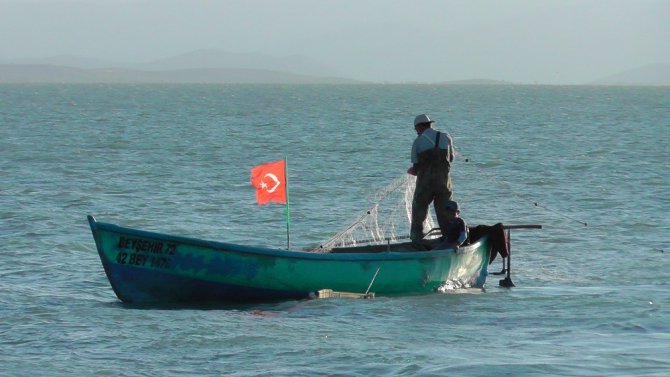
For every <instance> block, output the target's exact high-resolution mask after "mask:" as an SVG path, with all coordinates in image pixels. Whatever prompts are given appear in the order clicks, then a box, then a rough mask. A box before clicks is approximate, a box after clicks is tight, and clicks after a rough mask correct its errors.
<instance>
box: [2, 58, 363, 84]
mask: <svg viewBox="0 0 670 377" xmlns="http://www.w3.org/2000/svg"><path fill="white" fill-rule="evenodd" d="M338 76H339V75H338V73H337V71H336V70H334V69H332V68H330V67H328V66H326V65H324V64H321V63H320V62H318V61H316V60H313V59H310V58H307V57H304V56H301V55H291V56H285V57H274V56H270V55H264V54H238V53H230V52H226V51H220V50H196V51H192V52H189V53H185V54H180V55H176V56H173V57H169V58H165V59H160V60H155V61H150V62H145V63H122V62H109V61H103V60H97V59H89V58H83V57H78V56H73V55H58V56H53V57H46V58H36V59H22V60H13V61H0V82H6V83H21V82H28V83H40V82H44V83H60V82H63V83H117V82H118V83H252V84H256V83H267V84H350V83H361V82H360V81H357V80H351V79H346V78H341V77H338Z"/></svg>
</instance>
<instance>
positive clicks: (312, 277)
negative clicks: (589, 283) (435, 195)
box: [88, 215, 511, 303]
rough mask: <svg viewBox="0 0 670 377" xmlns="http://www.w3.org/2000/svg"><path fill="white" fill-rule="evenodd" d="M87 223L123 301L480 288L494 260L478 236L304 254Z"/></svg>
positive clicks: (260, 298)
mask: <svg viewBox="0 0 670 377" xmlns="http://www.w3.org/2000/svg"><path fill="white" fill-rule="evenodd" d="M88 222H89V225H90V227H91V231H92V233H93V238H94V239H95V244H96V246H97V250H98V253H99V254H100V259H101V261H102V265H103V267H104V270H105V273H106V275H107V278H108V279H109V282H110V283H111V286H112V289H113V290H114V292H115V293H116V296H117V297H118V298H119V299H120V300H121V301H123V302H127V303H172V302H244V301H276V300H287V299H298V300H299V299H306V298H314V297H351V296H355V297H362V298H369V297H374V295H377V296H379V295H384V296H387V295H388V296H393V295H411V294H425V293H431V292H436V291H438V290H440V289H441V288H444V287H445V285H451V286H456V287H479V288H481V287H484V284H485V282H486V278H487V275H488V273H489V272H488V266H489V264H490V262H491V261H492V260H493V259H494V257H495V250H494V245H493V242H492V238H491V237H490V235H489V234H486V233H484V234H482V235H481V236H478V238H477V239H472V240H470V243H469V245H467V246H464V247H458V248H445V249H439V248H438V249H433V250H423V251H418V250H416V248H415V247H413V246H412V244H411V243H409V242H394V243H391V242H390V241H389V242H388V243H387V244H385V245H363V246H350V247H340V248H334V249H332V250H329V251H328V252H311V251H294V250H283V249H272V248H266V247H255V246H245V245H238V244H233V243H224V242H215V241H207V240H201V239H196V238H189V237H181V236H176V235H169V234H162V233H157V232H150V231H145V230H139V229H132V228H127V227H122V226H118V225H114V224H110V223H102V222H98V221H96V220H95V218H94V217H93V216H90V215H89V216H88ZM492 251H494V253H492ZM508 261H509V259H508ZM508 263H509V262H508ZM508 274H509V270H508ZM508 278H509V275H508ZM510 282H511V281H510Z"/></svg>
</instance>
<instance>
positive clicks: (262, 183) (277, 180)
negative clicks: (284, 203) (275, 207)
mask: <svg viewBox="0 0 670 377" xmlns="http://www.w3.org/2000/svg"><path fill="white" fill-rule="evenodd" d="M265 178H270V179H271V180H273V181H274V186H272V188H268V184H267V183H266V182H265ZM280 184H281V181H279V178H277V176H276V175H274V174H272V173H267V174H265V175H264V176H263V180H262V181H261V188H262V189H264V190H265V191H267V192H269V193H273V192H275V190H276V189H277V187H279V185H280Z"/></svg>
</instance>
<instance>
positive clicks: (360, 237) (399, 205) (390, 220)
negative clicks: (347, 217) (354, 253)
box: [312, 174, 435, 252]
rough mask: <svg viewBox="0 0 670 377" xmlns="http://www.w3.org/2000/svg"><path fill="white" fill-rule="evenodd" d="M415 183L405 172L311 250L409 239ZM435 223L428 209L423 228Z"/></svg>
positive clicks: (414, 179) (375, 194) (325, 249)
mask: <svg viewBox="0 0 670 377" xmlns="http://www.w3.org/2000/svg"><path fill="white" fill-rule="evenodd" d="M415 183H416V177H414V176H411V175H409V174H404V175H403V176H401V177H400V178H397V179H396V180H394V181H393V182H391V183H390V184H389V185H387V186H386V187H384V188H382V189H381V190H379V191H377V192H375V193H374V194H373V196H372V198H371V202H372V203H371V205H370V207H369V209H368V210H367V211H365V212H364V213H363V214H362V215H360V216H359V217H358V218H357V219H356V220H354V221H353V223H352V224H351V225H349V226H348V227H347V228H345V229H344V230H342V231H340V232H338V233H337V234H335V235H334V236H333V237H332V238H330V239H329V240H327V241H325V242H323V243H322V244H321V245H320V246H319V247H317V248H315V249H313V250H312V251H315V252H328V251H330V250H332V249H333V248H337V247H350V246H359V245H379V244H386V243H388V242H393V241H397V240H401V239H409V228H410V223H411V214H412V197H413V195H414V187H415ZM434 223H435V222H434V220H433V218H432V217H431V215H430V212H429V214H428V218H427V219H426V221H425V222H424V229H425V228H428V229H432V228H433V227H434V225H433V224H434Z"/></svg>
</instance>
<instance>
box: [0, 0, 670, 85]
mask: <svg viewBox="0 0 670 377" xmlns="http://www.w3.org/2000/svg"><path fill="white" fill-rule="evenodd" d="M198 49H218V50H224V51H229V52H238V53H247V52H257V53H263V54H269V55H273V56H278V57H279V56H286V55H292V54H300V55H304V56H307V57H309V58H312V59H316V60H318V61H319V62H321V63H323V64H325V65H327V66H329V67H331V68H332V69H333V71H334V72H337V73H339V75H341V76H344V77H348V78H355V79H362V80H370V81H420V82H427V81H430V82H435V81H446V80H459V79H476V78H488V79H497V80H507V81H513V82H525V83H532V82H541V83H550V84H553V83H566V84H581V83H585V82H589V81H592V80H595V79H598V78H600V77H603V76H607V75H610V74H614V73H619V72H621V71H624V70H628V69H633V68H638V67H641V66H645V65H650V64H657V63H664V64H669V63H670V0H580V1H578V0H545V1H542V0H505V1H503V0H496V1H493V0H459V1H455V0H408V1H406V0H234V1H233V0H183V1H182V0H0V61H10V60H15V59H25V58H40V57H50V56H56V55H64V54H70V55H78V56H82V57H87V58H96V59H103V60H110V61H119V62H133V63H135V62H145V61H150V60H155V59H160V58H166V57H170V56H173V55H177V54H181V53H185V52H189V51H193V50H198Z"/></svg>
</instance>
